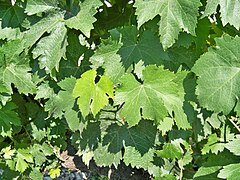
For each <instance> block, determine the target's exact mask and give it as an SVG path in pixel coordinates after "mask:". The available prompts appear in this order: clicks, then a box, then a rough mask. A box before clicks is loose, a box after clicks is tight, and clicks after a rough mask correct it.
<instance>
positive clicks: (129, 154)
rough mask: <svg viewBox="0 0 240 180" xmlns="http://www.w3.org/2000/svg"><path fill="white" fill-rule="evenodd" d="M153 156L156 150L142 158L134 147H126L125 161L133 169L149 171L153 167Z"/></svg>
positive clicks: (151, 150)
mask: <svg viewBox="0 0 240 180" xmlns="http://www.w3.org/2000/svg"><path fill="white" fill-rule="evenodd" d="M153 154H154V150H153V149H150V150H149V151H148V152H147V153H145V154H144V155H143V156H142V155H141V154H140V153H139V152H138V151H137V150H136V149H135V148H134V147H130V146H128V147H125V152H124V156H123V161H124V163H125V164H126V165H127V166H128V165H131V166H132V167H136V168H143V169H145V170H148V168H150V167H151V166H153V164H152V161H153Z"/></svg>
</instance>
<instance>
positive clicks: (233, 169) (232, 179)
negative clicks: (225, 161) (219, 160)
mask: <svg viewBox="0 0 240 180" xmlns="http://www.w3.org/2000/svg"><path fill="white" fill-rule="evenodd" d="M239 171H240V163H238V164H229V165H227V166H224V167H223V169H222V170H220V173H219V174H218V177H219V178H223V179H228V180H238V179H239V178H240V174H239Z"/></svg>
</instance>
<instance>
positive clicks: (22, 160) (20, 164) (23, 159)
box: [16, 149, 33, 172]
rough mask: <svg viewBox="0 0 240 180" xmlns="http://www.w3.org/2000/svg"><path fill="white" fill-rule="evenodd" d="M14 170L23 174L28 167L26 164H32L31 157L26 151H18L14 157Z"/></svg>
mask: <svg viewBox="0 0 240 180" xmlns="http://www.w3.org/2000/svg"><path fill="white" fill-rule="evenodd" d="M16 159H17V162H16V170H17V171H19V172H24V171H25V170H26V169H27V168H28V167H29V164H28V163H33V157H32V155H31V154H30V153H29V150H27V149H18V150H17V155H16Z"/></svg>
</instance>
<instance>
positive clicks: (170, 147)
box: [157, 141, 183, 160]
mask: <svg viewBox="0 0 240 180" xmlns="http://www.w3.org/2000/svg"><path fill="white" fill-rule="evenodd" d="M157 154H158V155H159V156H160V157H163V158H167V159H172V160H174V159H175V158H176V159H181V158H182V156H183V150H182V148H181V146H180V144H179V143H176V142H174V141H173V142H171V143H167V144H164V146H163V149H162V150H160V151H158V152H157Z"/></svg>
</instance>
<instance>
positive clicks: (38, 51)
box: [32, 22, 67, 73]
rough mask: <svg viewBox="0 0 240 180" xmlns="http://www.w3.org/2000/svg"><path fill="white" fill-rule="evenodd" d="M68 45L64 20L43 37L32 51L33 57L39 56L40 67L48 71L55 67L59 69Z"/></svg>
mask: <svg viewBox="0 0 240 180" xmlns="http://www.w3.org/2000/svg"><path fill="white" fill-rule="evenodd" d="M66 47H67V29H66V28H65V25H64V23H63V22H59V23H58V24H56V26H55V28H54V29H53V30H52V31H51V34H50V35H49V36H46V37H44V38H41V40H40V41H39V43H38V44H37V46H36V48H35V49H34V50H33V51H32V53H33V58H34V59H36V58H38V60H39V64H40V68H44V69H45V70H46V71H47V72H48V73H49V72H51V71H52V70H53V69H54V68H55V69H56V70H57V71H58V69H59V62H60V60H61V58H65V53H66Z"/></svg>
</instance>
